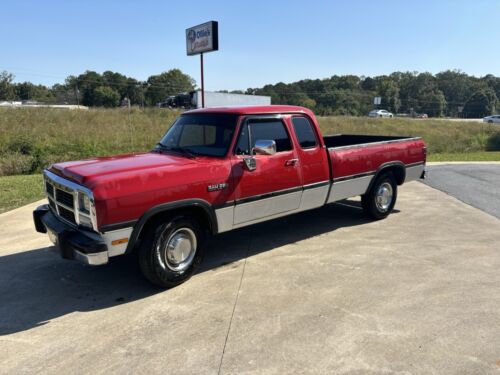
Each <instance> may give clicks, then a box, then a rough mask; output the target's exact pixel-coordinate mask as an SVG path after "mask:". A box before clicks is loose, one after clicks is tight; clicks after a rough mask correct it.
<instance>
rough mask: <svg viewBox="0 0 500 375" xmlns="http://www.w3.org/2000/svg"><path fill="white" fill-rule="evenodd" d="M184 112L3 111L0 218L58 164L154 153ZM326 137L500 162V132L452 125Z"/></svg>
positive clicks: (356, 123)
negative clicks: (407, 139) (419, 141)
mask: <svg viewBox="0 0 500 375" xmlns="http://www.w3.org/2000/svg"><path fill="white" fill-rule="evenodd" d="M179 114H180V112H179V111H171V110H160V109H155V108H149V109H146V110H140V109H138V108H132V109H131V110H127V109H121V108H117V109H90V110H88V111H62V110H57V109H49V108H45V109H44V108H36V109H29V108H0V213H1V212H5V211H7V210H10V209H13V208H16V207H19V206H21V205H23V204H26V203H29V202H32V201H35V200H37V199H39V198H41V197H42V196H43V194H42V180H41V174H40V171H41V170H42V169H43V168H44V167H46V166H48V165H50V164H51V163H54V162H58V161H68V160H79V159H83V158H88V157H94V156H104V155H114V154H119V153H125V152H143V151H148V150H151V148H152V147H153V146H154V145H155V144H156V142H158V140H159V139H160V137H161V136H162V135H163V134H164V133H165V131H166V130H167V129H168V127H169V126H170V125H171V124H172V122H173V121H174V120H175V118H176V117H177V116H178V115H179ZM318 121H319V125H320V127H321V130H322V131H323V133H324V134H340V133H344V134H373V135H377V134H379V135H404V136H420V137H422V138H423V139H424V141H425V143H426V145H427V150H428V155H429V156H428V160H429V161H500V127H499V126H498V125H491V124H485V123H475V122H465V121H449V120H444V119H428V120H414V119H407V118H394V119H372V118H368V117H346V116H331V117H318Z"/></svg>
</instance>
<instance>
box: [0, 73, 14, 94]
mask: <svg viewBox="0 0 500 375" xmlns="http://www.w3.org/2000/svg"><path fill="white" fill-rule="evenodd" d="M13 80H14V76H13V75H12V74H10V73H8V72H6V71H3V72H0V100H13V99H15V93H14V86H13V85H12V81H13Z"/></svg>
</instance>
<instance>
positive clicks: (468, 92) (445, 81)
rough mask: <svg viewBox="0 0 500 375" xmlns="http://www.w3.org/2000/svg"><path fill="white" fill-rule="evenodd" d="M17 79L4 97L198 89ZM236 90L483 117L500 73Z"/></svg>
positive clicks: (0, 86) (175, 74) (493, 104)
mask: <svg viewBox="0 0 500 375" xmlns="http://www.w3.org/2000/svg"><path fill="white" fill-rule="evenodd" d="M13 80H14V77H13V75H12V74H10V73H8V72H3V73H0V100H36V101H40V102H46V103H67V104H83V105H86V106H103V107H116V106H119V105H120V104H121V103H122V102H123V100H124V99H125V100H127V102H130V104H132V105H141V106H154V105H156V104H157V103H159V102H163V101H165V99H166V98H167V97H168V96H171V95H176V94H179V93H181V92H188V91H192V90H194V89H195V88H196V82H195V80H194V79H193V78H192V77H190V76H189V75H187V74H184V73H183V72H182V71H181V70H179V69H172V70H169V71H167V72H163V73H161V74H158V75H153V76H150V77H149V78H148V79H147V80H146V81H139V80H136V79H135V78H132V77H127V76H125V75H122V74H120V73H116V72H111V71H106V72H104V73H102V74H100V73H97V72H93V71H86V72H85V73H83V74H80V75H78V76H69V77H68V78H66V80H65V82H64V83H63V84H56V85H54V86H52V87H46V86H43V85H35V84H33V83H30V82H23V83H14V82H13ZM232 92H234V93H244V94H250V95H268V96H271V98H272V103H273V104H292V105H301V106H305V107H308V108H311V109H312V110H314V111H316V113H318V114H320V115H353V116H359V115H366V114H367V113H368V112H369V111H370V110H372V109H374V108H375V107H377V108H383V109H387V110H389V111H391V112H393V113H405V114H409V115H413V114H420V113H426V114H428V115H429V116H433V117H441V116H451V117H483V116H487V115H490V114H493V113H496V112H497V111H498V109H499V107H500V101H499V98H500V77H496V76H494V75H491V74H488V75H486V76H483V77H475V76H472V75H468V74H466V73H464V72H461V71H459V70H447V71H444V72H440V73H437V74H431V73H418V72H394V73H392V74H390V75H381V76H375V77H366V76H356V75H343V76H338V75H334V76H332V77H329V78H325V79H304V80H301V81H298V82H293V83H283V82H279V83H277V84H270V85H265V86H264V87H261V88H248V89H246V90H237V91H232ZM377 96H379V97H381V100H382V103H381V105H380V106H374V104H373V100H374V97H377Z"/></svg>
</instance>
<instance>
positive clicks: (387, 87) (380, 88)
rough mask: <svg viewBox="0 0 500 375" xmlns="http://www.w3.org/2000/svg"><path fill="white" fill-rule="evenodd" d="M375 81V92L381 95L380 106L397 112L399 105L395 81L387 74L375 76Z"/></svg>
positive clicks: (397, 88)
mask: <svg viewBox="0 0 500 375" xmlns="http://www.w3.org/2000/svg"><path fill="white" fill-rule="evenodd" d="M375 82H376V89H377V93H378V95H379V96H381V97H382V107H383V108H387V109H388V110H389V111H392V112H394V113H397V112H398V111H399V107H400V106H401V101H400V99H399V87H398V85H397V83H396V82H394V80H393V79H391V78H390V77H387V76H382V77H377V78H376V79H375Z"/></svg>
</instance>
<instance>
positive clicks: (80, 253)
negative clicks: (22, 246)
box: [33, 205, 109, 265]
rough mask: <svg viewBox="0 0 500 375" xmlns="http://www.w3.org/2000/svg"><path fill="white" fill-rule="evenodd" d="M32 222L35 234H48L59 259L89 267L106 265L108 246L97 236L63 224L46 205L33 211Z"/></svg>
mask: <svg viewBox="0 0 500 375" xmlns="http://www.w3.org/2000/svg"><path fill="white" fill-rule="evenodd" d="M33 221H34V223H35V228H36V230H37V232H40V233H48V235H49V238H50V240H51V241H52V242H53V243H54V247H55V249H56V251H57V252H58V253H59V254H60V255H61V257H63V258H65V259H74V260H78V261H80V262H82V263H85V264H90V265H101V264H106V263H108V259H109V256H108V246H107V244H106V241H105V240H104V239H103V238H102V237H101V236H100V235H99V234H97V233H95V232H90V231H87V230H83V229H77V228H74V227H72V226H70V225H69V224H66V223H64V222H63V221H61V220H59V219H58V218H57V217H56V216H55V215H54V214H53V213H52V211H51V210H50V208H49V206H48V205H43V206H40V207H38V208H37V209H36V210H35V211H33Z"/></svg>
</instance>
